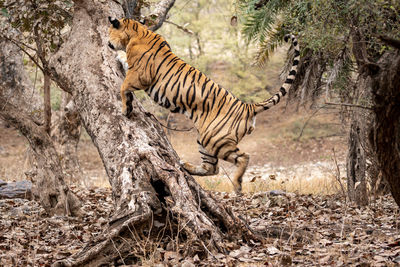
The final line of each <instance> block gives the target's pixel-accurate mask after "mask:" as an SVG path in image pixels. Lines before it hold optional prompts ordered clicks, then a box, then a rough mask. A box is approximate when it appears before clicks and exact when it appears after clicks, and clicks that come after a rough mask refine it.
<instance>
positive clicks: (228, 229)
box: [50, 0, 258, 266]
mask: <svg viewBox="0 0 400 267" xmlns="http://www.w3.org/2000/svg"><path fill="white" fill-rule="evenodd" d="M110 14H113V15H114V16H115V17H122V15H123V14H122V8H121V7H120V6H119V5H117V4H116V3H115V2H113V1H107V2H106V3H104V4H102V3H93V1H90V0H81V1H76V2H75V8H74V19H73V25H72V30H71V35H70V36H69V38H68V40H66V41H65V42H64V44H63V46H62V47H61V49H60V50H59V52H58V53H57V54H56V55H54V57H53V58H52V60H51V63H50V64H51V68H52V72H53V76H54V77H55V78H56V80H57V81H58V83H59V85H60V87H61V88H63V89H64V90H65V91H68V92H70V93H71V94H72V96H73V100H74V103H75V105H76V107H77V110H78V112H79V114H80V117H81V119H82V123H83V126H84V127H85V128H86V131H87V132H88V134H89V135H90V137H91V138H92V141H93V143H94V144H95V145H96V147H97V149H98V151H99V154H100V157H101V159H102V161H103V164H104V166H105V169H106V172H107V175H108V177H109V181H110V184H111V186H112V192H113V194H112V195H113V200H114V203H115V211H114V213H113V214H112V216H111V218H110V221H109V226H108V228H107V229H105V230H104V232H103V234H102V235H100V236H98V237H97V238H95V239H93V240H92V241H91V242H90V243H89V244H87V246H86V247H85V248H84V249H83V250H82V251H81V252H79V253H77V254H76V255H73V256H71V257H70V258H67V259H65V260H64V261H62V262H59V263H58V265H61V266H63V265H67V266H82V265H96V266H98V265H101V264H103V263H110V262H112V261H116V260H119V259H122V261H123V262H125V263H126V261H125V260H127V258H126V257H127V256H129V253H130V252H131V251H133V248H135V247H137V246H138V245H137V240H136V241H135V239H136V238H137V237H136V234H134V233H136V232H139V233H140V232H143V231H144V230H147V231H150V232H151V228H150V227H151V226H152V225H153V220H155V219H157V220H158V221H161V222H164V223H167V221H171V222H172V223H171V225H172V226H171V229H169V230H168V232H169V233H170V234H171V235H178V233H179V237H180V238H184V239H185V240H186V242H187V243H186V244H187V252H188V253H194V252H196V251H199V250H200V251H203V252H204V251H207V250H210V251H215V250H223V248H224V242H223V241H224V240H225V239H232V238H239V239H243V240H249V239H254V240H257V239H258V237H256V236H255V235H253V233H252V232H251V231H250V229H248V228H247V226H246V224H245V223H244V222H243V221H242V220H240V219H239V218H238V217H236V216H235V215H234V214H233V213H232V212H231V211H230V209H228V208H226V207H224V206H222V205H221V204H219V203H218V202H217V201H216V200H214V199H213V198H212V196H211V195H210V194H209V193H208V192H206V191H204V190H203V189H202V188H201V187H200V186H199V185H198V184H197V183H196V182H195V180H194V179H193V178H192V177H191V176H190V175H188V174H187V173H186V172H185V171H184V170H183V169H182V168H181V166H180V165H179V158H178V156H177V155H176V153H175V152H174V150H173V149H172V147H171V144H170V143H169V141H168V139H167V138H166V136H165V134H164V131H163V130H162V128H161V127H160V125H159V124H158V122H157V121H156V120H155V119H154V117H153V116H152V115H151V114H149V113H147V112H146V111H144V110H143V108H142V106H141V104H140V103H139V102H138V101H137V100H136V98H135V97H134V96H132V107H133V111H132V113H131V115H130V117H129V118H127V117H125V116H123V115H122V114H121V103H120V100H118V96H119V88H120V85H121V83H122V78H123V77H122V74H121V73H120V72H119V67H118V64H117V62H116V60H115V59H114V55H113V54H112V51H111V50H110V49H109V48H108V46H107V43H108V32H107V31H108V27H109V23H108V20H107V18H108V16H109V15H110ZM149 228H150V229H149ZM154 231H155V230H154ZM154 231H153V233H154Z"/></svg>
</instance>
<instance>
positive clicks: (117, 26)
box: [108, 17, 300, 194]
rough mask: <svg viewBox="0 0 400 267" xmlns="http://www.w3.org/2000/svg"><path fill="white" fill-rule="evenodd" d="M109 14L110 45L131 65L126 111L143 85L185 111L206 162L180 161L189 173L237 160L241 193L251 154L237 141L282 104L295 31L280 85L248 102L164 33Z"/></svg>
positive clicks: (125, 94) (292, 71) (156, 98)
mask: <svg viewBox="0 0 400 267" xmlns="http://www.w3.org/2000/svg"><path fill="white" fill-rule="evenodd" d="M108 19H109V22H110V23H111V26H110V27H109V42H108V46H109V47H110V48H111V49H113V50H122V51H125V52H126V62H123V63H124V64H125V66H126V69H127V70H126V76H125V80H124V81H123V83H122V85H121V90H120V94H121V100H122V113H123V114H124V115H125V116H129V114H130V112H131V111H132V101H131V100H132V99H131V98H130V94H131V93H132V92H134V91H137V90H144V91H145V92H146V93H147V94H148V95H149V96H150V98H152V99H153V100H154V101H155V102H156V103H157V104H159V105H161V106H162V107H165V108H167V109H169V110H170V111H171V112H173V113H177V112H179V113H182V114H185V115H186V117H188V118H189V119H190V120H191V121H192V122H193V124H194V126H195V128H196V129H197V143H198V146H199V152H200V154H201V159H202V163H201V164H200V165H194V164H191V163H189V162H184V161H181V166H182V167H183V168H184V169H185V170H186V171H187V172H188V173H189V174H191V175H198V176H208V175H215V174H218V171H219V167H218V160H219V159H222V160H225V161H228V162H230V163H233V164H234V165H235V166H236V170H235V173H234V177H233V181H232V183H233V186H234V190H235V192H236V193H238V194H241V191H242V178H243V175H244V173H245V171H246V169H247V166H248V164H249V154H247V153H245V152H242V151H240V150H239V148H238V143H239V142H240V141H241V140H242V138H243V137H244V136H245V135H246V134H250V133H251V132H252V131H253V130H254V128H255V122H256V115H257V114H258V113H260V112H262V111H264V110H267V109H269V108H271V107H272V106H275V105H276V104H278V103H279V101H280V100H281V98H282V97H283V96H285V95H286V93H287V92H288V90H289V88H290V86H291V85H292V83H293V81H294V79H295V77H296V72H297V65H298V64H299V59H300V50H299V44H298V41H297V39H296V37H295V36H293V35H291V34H289V35H286V36H285V37H284V40H285V41H286V42H288V41H289V40H291V41H292V46H293V48H294V59H293V63H292V65H291V69H290V71H289V74H288V76H287V78H286V80H285V82H284V83H283V84H282V86H281V87H280V89H279V91H278V92H277V93H276V94H274V95H273V96H272V97H270V98H268V99H267V100H265V101H262V102H260V103H255V104H250V103H244V102H242V101H241V100H240V99H238V98H237V97H235V96H234V95H233V94H232V93H231V92H229V91H228V90H226V89H224V88H223V87H221V86H220V85H218V84H217V83H216V82H214V81H213V80H211V79H210V78H208V77H207V76H206V75H205V74H203V73H202V72H201V71H199V70H198V69H196V68H194V67H192V66H190V65H189V64H187V63H186V62H184V61H183V60H182V59H180V58H179V57H178V56H176V55H175V54H174V53H173V52H172V51H171V47H170V46H169V44H168V43H167V41H166V40H165V39H164V38H163V37H162V36H161V35H160V34H157V33H154V32H153V31H151V30H149V29H148V28H147V27H146V26H145V25H143V24H141V23H140V22H137V21H135V20H132V19H126V18H123V19H119V20H118V19H112V18H111V17H109V18H108ZM120 60H121V58H120ZM121 61H123V60H121Z"/></svg>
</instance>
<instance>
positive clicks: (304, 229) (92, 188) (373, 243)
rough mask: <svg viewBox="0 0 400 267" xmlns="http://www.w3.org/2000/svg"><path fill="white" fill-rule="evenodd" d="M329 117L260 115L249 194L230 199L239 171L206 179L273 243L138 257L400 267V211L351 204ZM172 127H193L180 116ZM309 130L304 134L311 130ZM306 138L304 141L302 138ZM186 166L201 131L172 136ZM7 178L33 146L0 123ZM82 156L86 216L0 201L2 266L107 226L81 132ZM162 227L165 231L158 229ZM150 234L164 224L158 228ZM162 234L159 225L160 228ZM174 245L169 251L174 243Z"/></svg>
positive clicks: (52, 253) (44, 258) (101, 185)
mask: <svg viewBox="0 0 400 267" xmlns="http://www.w3.org/2000/svg"><path fill="white" fill-rule="evenodd" d="M332 112H333V111H331V110H321V112H319V113H317V114H316V115H315V116H313V117H311V119H310V120H308V119H309V118H310V116H311V114H312V113H313V111H309V112H300V113H294V112H290V111H286V112H285V107H284V105H282V106H280V107H277V108H276V109H274V110H272V111H271V112H266V113H265V114H264V113H263V114H260V115H259V116H258V117H257V125H256V130H255V131H254V133H253V134H252V135H250V136H248V137H246V138H245V139H244V140H243V141H242V142H241V144H240V146H239V147H240V149H241V150H243V151H245V152H247V153H249V154H250V164H249V168H248V171H247V173H246V176H245V179H244V191H245V194H244V195H243V197H241V198H237V197H235V196H234V195H233V194H231V193H230V192H231V190H232V186H231V183H230V181H229V177H230V176H231V174H232V172H233V171H234V168H233V167H232V166H231V165H230V164H226V163H223V162H222V163H221V168H220V174H219V175H217V176H214V177H207V178H198V179H197V180H198V181H199V183H200V184H201V185H202V186H203V187H205V188H206V189H209V190H211V191H214V193H213V194H214V196H215V197H216V198H219V199H220V201H221V202H223V203H226V205H229V206H231V207H232V208H233V210H234V211H235V212H236V213H237V214H240V215H241V217H242V218H244V219H245V220H247V222H248V224H249V225H250V226H252V227H253V228H254V229H255V230H257V231H258V232H261V233H263V234H264V235H265V236H266V237H267V242H266V243H265V244H263V245H262V244H259V243H252V244H245V243H243V242H242V241H241V240H232V241H231V242H229V243H227V249H228V250H227V251H226V253H225V254H220V253H213V254H209V255H198V256H195V257H187V258H182V253H181V252H182V251H181V249H182V245H183V244H182V243H179V240H171V239H168V240H167V241H166V238H162V237H160V240H159V242H156V243H152V244H150V245H149V243H148V240H142V242H139V243H141V244H146V245H143V249H142V251H138V255H140V256H139V258H140V263H141V264H142V265H145V266H155V265H157V264H159V266H164V265H169V266H173V265H178V266H179V265H182V266H210V265H211V266H282V265H290V264H293V265H300V266H315V265H325V266H349V265H351V266H397V265H398V264H400V232H399V225H398V221H399V209H398V207H397V205H396V204H395V203H394V201H393V200H392V198H391V197H390V196H385V197H379V198H373V199H370V202H371V203H370V205H369V206H368V207H365V208H360V207H356V206H354V205H353V204H352V203H349V202H347V201H346V199H345V198H344V194H343V191H344V190H345V189H342V188H341V186H344V185H345V181H344V180H343V177H345V176H346V174H345V172H344V162H345V155H346V137H345V131H344V130H343V127H342V126H341V123H340V122H339V121H338V120H337V116H335V114H332ZM173 120H174V122H173V123H172V126H173V127H177V128H180V129H182V128H186V127H187V123H186V122H185V121H184V120H183V119H182V118H180V117H176V118H174V119H173ZM305 124H306V127H304V129H303V126H304V125H305ZM301 132H302V134H301V137H300V138H299V136H300V133H301ZM169 137H170V140H171V143H172V144H173V146H174V147H175V149H176V150H177V152H178V154H179V155H180V156H181V158H182V159H184V160H188V161H191V162H195V163H199V162H200V157H199V155H198V152H197V145H196V133H195V132H194V131H190V132H171V133H170V134H169ZM0 140H1V143H0V179H1V180H5V181H17V180H23V179H25V177H24V172H25V171H26V170H28V169H29V160H28V157H27V154H28V153H27V149H28V145H27V143H26V141H25V140H24V138H23V137H22V136H21V135H19V134H18V133H17V132H16V131H15V130H13V129H10V128H7V127H6V126H5V125H4V124H1V123H0ZM79 158H80V159H81V167H82V171H83V173H84V176H85V178H86V179H85V184H86V188H81V187H76V186H72V190H73V191H74V192H76V194H77V195H78V196H79V197H80V198H81V199H82V202H83V203H84V207H83V209H84V213H85V216H84V217H83V218H67V217H50V218H49V217H46V216H45V213H44V210H43V209H42V208H41V207H40V206H39V204H38V203H37V202H35V201H29V200H25V199H3V200H0V214H1V218H0V266H48V265H50V264H51V263H52V262H54V261H55V260H58V259H62V258H63V257H67V256H69V255H71V254H73V253H75V252H77V251H79V250H80V249H81V248H82V247H83V246H84V244H85V243H86V242H87V241H88V240H89V239H90V238H92V237H94V236H96V235H98V234H99V233H100V232H101V230H102V228H104V226H105V225H106V224H107V221H108V218H109V216H110V214H111V213H112V210H113V204H112V199H111V189H110V186H109V184H108V181H107V178H106V174H105V172H104V170H103V167H102V163H101V160H100V157H99V156H98V154H97V151H96V148H95V147H94V146H93V145H92V143H91V142H90V140H89V138H88V136H87V135H86V134H83V136H82V140H81V142H80V144H79ZM156 225H157V226H156ZM153 227H154V228H153V229H152V231H160V229H161V228H163V227H165V226H163V225H162V224H154V226H153ZM157 227H159V228H157ZM171 242H172V243H173V244H172V245H171V244H167V243H171Z"/></svg>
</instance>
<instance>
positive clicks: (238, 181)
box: [222, 147, 250, 193]
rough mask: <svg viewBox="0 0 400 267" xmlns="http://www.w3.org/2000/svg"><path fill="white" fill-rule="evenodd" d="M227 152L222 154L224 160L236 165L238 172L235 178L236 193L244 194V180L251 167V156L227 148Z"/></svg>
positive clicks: (236, 149)
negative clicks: (248, 168) (249, 166)
mask: <svg viewBox="0 0 400 267" xmlns="http://www.w3.org/2000/svg"><path fill="white" fill-rule="evenodd" d="M224 150H225V151H226V152H225V153H223V154H222V158H223V159H224V160H226V161H228V162H230V163H233V164H235V166H236V172H235V174H234V177H233V181H232V182H233V186H234V188H235V192H236V193H241V192H242V179H243V175H244V173H245V172H246V169H247V166H248V165H249V159H250V156H249V154H247V153H244V152H241V151H240V150H239V148H237V147H234V148H231V149H228V148H225V149H224Z"/></svg>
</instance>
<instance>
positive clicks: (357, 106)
mask: <svg viewBox="0 0 400 267" xmlns="http://www.w3.org/2000/svg"><path fill="white" fill-rule="evenodd" d="M325 105H332V106H345V107H354V108H363V109H367V110H372V108H371V107H367V106H362V105H357V104H350V103H333V102H325Z"/></svg>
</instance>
